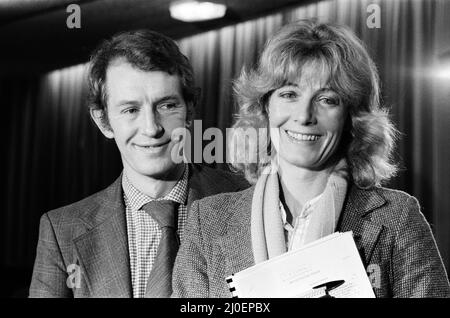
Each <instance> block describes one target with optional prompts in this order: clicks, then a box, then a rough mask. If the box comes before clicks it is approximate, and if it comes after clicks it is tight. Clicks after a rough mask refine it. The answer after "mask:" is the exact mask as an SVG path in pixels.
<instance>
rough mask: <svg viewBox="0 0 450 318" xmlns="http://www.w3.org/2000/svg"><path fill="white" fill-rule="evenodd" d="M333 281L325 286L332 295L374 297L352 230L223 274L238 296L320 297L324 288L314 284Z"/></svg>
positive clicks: (337, 296) (231, 289) (231, 290)
mask: <svg viewBox="0 0 450 318" xmlns="http://www.w3.org/2000/svg"><path fill="white" fill-rule="evenodd" d="M336 281H341V285H340V286H338V287H335V288H334V289H332V290H329V295H330V296H332V297H336V298H374V297H375V294H374V292H373V289H372V285H371V284H370V281H369V278H368V276H367V273H366V271H365V269H364V265H363V263H362V261H361V258H360V256H359V253H358V249H357V248H356V244H355V241H354V240H353V234H352V232H344V233H338V232H337V233H333V234H331V235H329V236H326V237H324V238H322V239H320V240H317V241H314V242H312V243H310V244H307V245H305V246H304V247H302V248H300V249H298V250H295V251H290V252H287V253H284V254H283V255H280V256H277V257H275V258H272V259H270V260H268V261H265V262H262V263H259V264H257V265H255V266H252V267H249V268H247V269H245V270H243V271H241V272H239V273H235V274H234V275H232V276H230V277H227V283H228V285H229V287H230V292H232V295H233V296H234V297H240V298H241V297H244V298H260V297H263V298H278V297H289V298H296V297H302V298H303V297H304V298H316V297H322V296H324V295H325V294H326V291H325V289H326V288H325V287H321V288H314V287H317V286H319V285H321V284H324V283H330V282H336ZM342 281H344V282H342Z"/></svg>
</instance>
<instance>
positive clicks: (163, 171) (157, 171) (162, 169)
mask: <svg viewBox="0 0 450 318" xmlns="http://www.w3.org/2000/svg"><path fill="white" fill-rule="evenodd" d="M178 167H180V165H176V164H174V163H170V164H167V165H161V166H158V167H155V166H152V167H148V169H142V174H143V175H145V176H147V177H150V178H153V179H158V180H164V181H176V180H178V178H179V177H180V173H179V170H178V169H177V168H178Z"/></svg>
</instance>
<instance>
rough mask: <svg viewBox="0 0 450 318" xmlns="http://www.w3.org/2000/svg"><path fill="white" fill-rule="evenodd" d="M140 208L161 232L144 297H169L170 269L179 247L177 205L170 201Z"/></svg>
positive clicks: (162, 201) (152, 202) (149, 204)
mask: <svg viewBox="0 0 450 318" xmlns="http://www.w3.org/2000/svg"><path fill="white" fill-rule="evenodd" d="M142 208H143V210H144V211H145V212H146V213H148V214H150V216H151V217H152V218H153V219H154V220H155V221H156V222H158V225H159V227H160V229H161V232H162V236H161V241H160V242H159V246H158V251H157V253H156V259H155V263H154V264H153V268H152V270H151V272H150V276H149V277H148V281H147V288H146V291H145V297H147V298H149V297H150V298H164V297H170V295H171V294H172V269H173V264H174V262H175V257H176V256H177V252H178V247H179V246H180V242H179V238H178V235H177V224H178V203H177V202H175V201H171V200H161V201H151V202H149V203H147V204H145V205H144V206H143V207H142Z"/></svg>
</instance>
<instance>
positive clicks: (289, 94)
mask: <svg viewBox="0 0 450 318" xmlns="http://www.w3.org/2000/svg"><path fill="white" fill-rule="evenodd" d="M278 96H279V97H281V98H286V99H293V98H296V97H297V93H295V92H291V91H289V92H280V93H279V94H278Z"/></svg>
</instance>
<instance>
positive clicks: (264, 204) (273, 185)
mask: <svg viewBox="0 0 450 318" xmlns="http://www.w3.org/2000/svg"><path fill="white" fill-rule="evenodd" d="M344 168H345V161H341V162H339V164H338V165H337V166H336V167H335V169H334V170H333V172H331V174H330V176H329V178H328V182H327V186H326V187H325V191H324V192H323V194H322V197H321V198H320V200H321V203H320V204H319V205H318V206H317V209H318V211H316V212H317V213H316V212H314V213H315V214H316V215H317V216H318V217H320V218H322V220H324V221H323V222H322V221H321V220H318V222H315V227H314V228H313V229H312V231H311V235H309V239H308V241H312V240H315V239H319V238H320V237H323V236H326V235H328V234H331V233H333V232H334V230H335V225H336V224H337V220H338V217H339V215H340V212H341V210H342V207H343V203H344V200H345V195H346V192H347V180H346V177H345V175H344V174H343V172H342V171H344V170H345V169H344ZM277 171H278V169H277V165H276V164H275V163H272V165H270V166H268V167H266V169H265V170H264V171H263V173H262V174H261V176H260V177H259V179H258V181H257V183H256V185H255V191H254V193H253V200H252V211H251V238H252V248H253V256H254V259H255V263H256V264H257V263H260V262H263V261H265V260H268V259H271V258H273V257H276V256H278V255H281V254H283V253H285V252H286V251H287V248H286V238H285V235H284V227H283V219H282V216H281V213H280V207H279V202H280V189H279V182H278V173H277ZM330 219H331V220H332V222H327V221H330ZM330 224H332V225H330Z"/></svg>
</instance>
